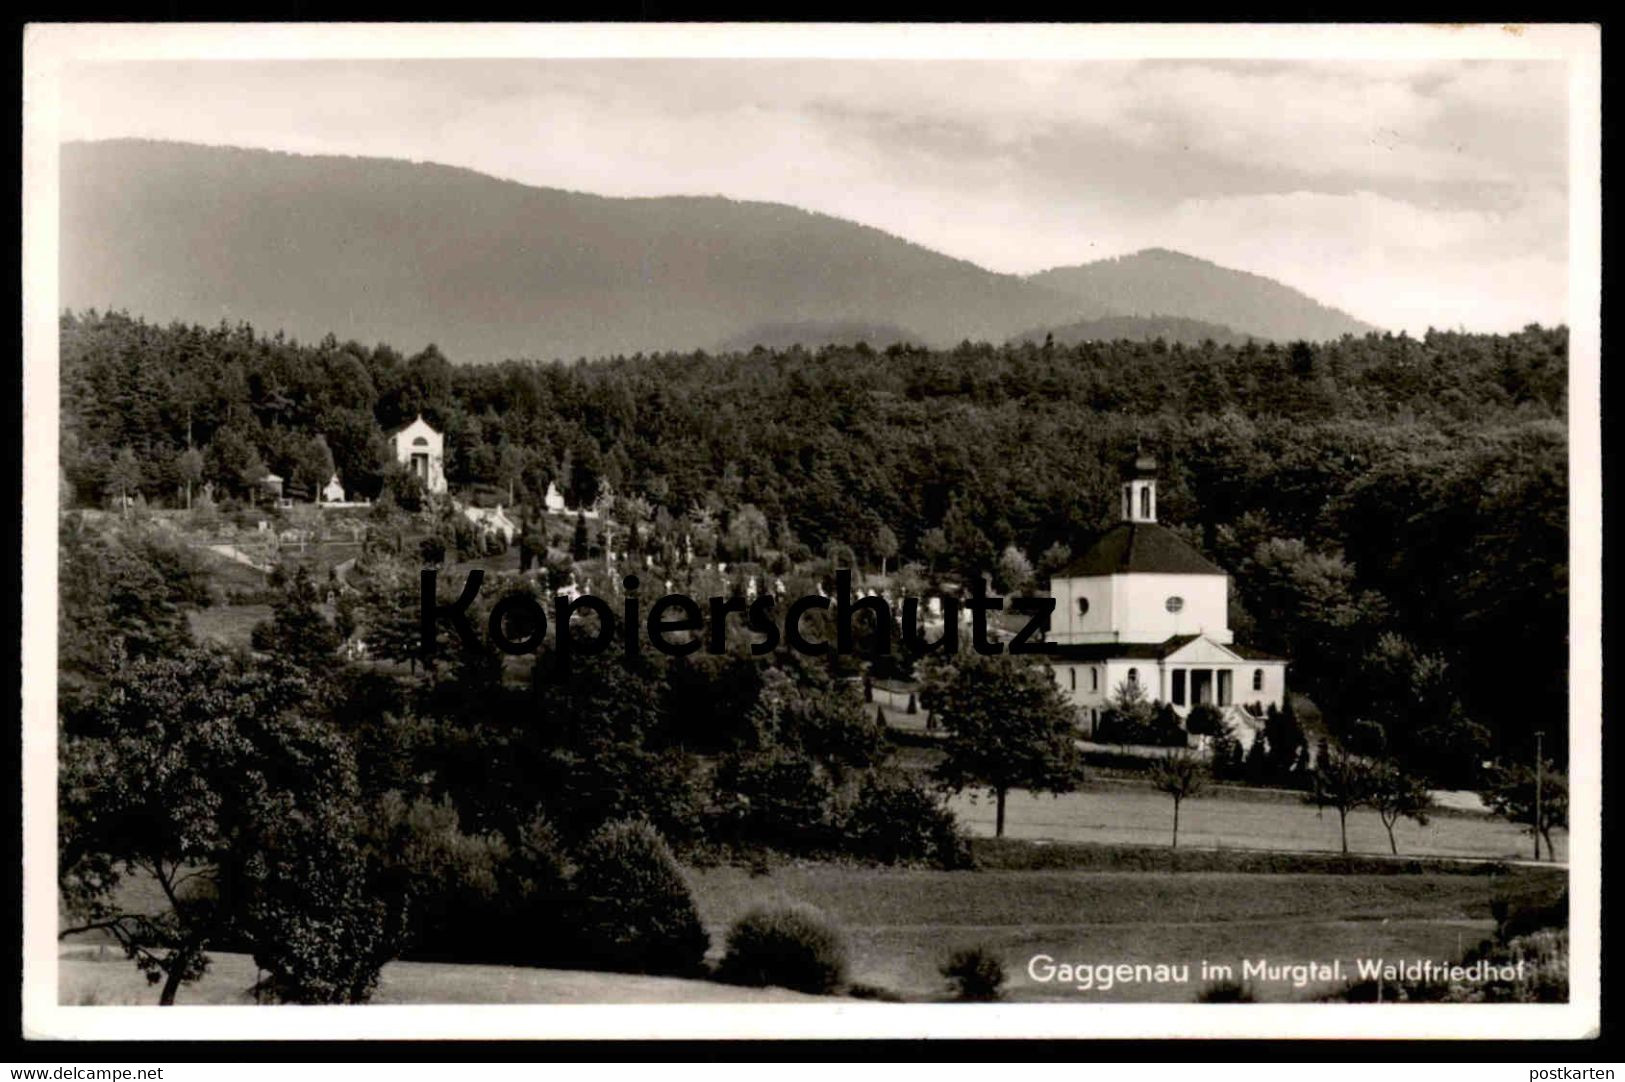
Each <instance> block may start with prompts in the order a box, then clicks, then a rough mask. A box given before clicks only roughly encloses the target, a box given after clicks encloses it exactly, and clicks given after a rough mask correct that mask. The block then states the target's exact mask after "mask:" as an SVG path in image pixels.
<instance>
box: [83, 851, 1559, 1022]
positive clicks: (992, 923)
mask: <svg viewBox="0 0 1625 1082" xmlns="http://www.w3.org/2000/svg"><path fill="white" fill-rule="evenodd" d="M976 848H977V854H978V860H979V863H980V864H981V865H982V867H981V868H980V869H979V870H974V871H959V872H945V871H935V870H928V869H915V868H875V867H865V866H861V865H855V864H840V863H822V862H817V863H815V862H798V863H790V864H784V865H780V866H778V867H775V868H773V869H771V870H770V871H767V872H766V873H765V874H763V873H761V872H760V871H752V870H750V869H745V868H740V867H737V866H721V867H715V868H704V869H692V868H691V869H690V870H689V873H688V878H689V882H690V884H691V886H692V888H693V891H694V897H695V901H696V903H697V905H698V907H699V910H700V915H701V918H702V919H703V920H704V922H705V925H706V927H707V930H708V931H709V932H710V935H711V953H710V960H711V961H713V962H715V961H717V960H719V959H720V957H721V954H722V950H723V947H724V944H725V941H726V936H727V930H728V928H729V926H730V925H731V924H732V923H733V922H734V921H735V920H737V919H738V918H739V917H740V916H742V915H743V914H744V913H746V912H748V911H749V910H750V909H751V908H752V907H755V906H758V905H766V904H776V903H803V904H807V905H812V906H815V907H817V908H818V909H820V910H822V911H823V912H824V913H825V914H827V915H828V916H829V917H830V918H831V919H833V920H834V921H835V922H836V923H837V924H838V925H839V926H840V927H841V929H842V930H843V932H844V934H845V935H846V937H847V942H848V944H849V947H850V951H851V962H852V965H851V972H850V979H851V980H852V981H853V982H854V983H857V984H860V985H863V986H866V987H867V988H869V989H873V990H878V991H879V992H881V993H883V994H887V995H889V996H893V997H896V998H900V999H903V1000H907V1001H913V1002H920V1001H933V1000H938V999H943V998H946V989H945V987H944V983H943V980H942V977H941V976H940V974H939V973H938V972H937V967H938V966H939V965H940V964H941V962H942V961H943V959H944V958H946V957H947V955H948V953H949V952H951V951H952V950H954V949H955V948H957V947H966V946H977V945H980V946H984V947H986V948H988V949H990V950H992V951H993V952H994V953H996V954H997V955H998V956H999V958H1000V959H1001V961H1002V962H1003V963H1004V965H1005V968H1006V971H1007V973H1008V975H1009V983H1008V985H1007V986H1006V993H1005V998H1006V999H1008V1000H1010V1001H1011V1002H1017V1003H1021V1002H1039V1001H1052V1002H1053V1001H1063V1002H1190V1001H1192V1000H1194V999H1195V997H1196V995H1197V994H1198V993H1199V992H1200V991H1201V982H1200V981H1198V980H1196V979H1194V978H1193V979H1192V981H1191V982H1189V983H1186V984H1168V985H1143V984H1142V985H1133V984H1130V985H1124V986H1120V987H1118V988H1116V989H1113V990H1112V991H1111V992H1109V993H1108V992H1087V993H1085V992H1080V991H1078V990H1077V989H1076V988H1075V987H1072V986H1067V985H1056V984H1045V983H1041V982H1039V981H1036V980H1034V979H1032V978H1031V977H1030V976H1029V973H1028V968H1027V967H1028V964H1029V962H1030V960H1031V959H1032V958H1033V957H1034V956H1035V955H1040V954H1047V955H1049V956H1051V957H1053V958H1054V959H1056V960H1057V961H1065V962H1070V963H1086V964H1102V963H1110V964H1114V965H1115V964H1118V963H1129V964H1136V963H1147V964H1153V965H1155V964H1159V963H1165V964H1170V965H1178V964H1185V965H1188V966H1190V967H1191V971H1192V973H1193V974H1194V973H1198V972H1200V966H1201V964H1202V963H1203V962H1208V963H1211V964H1221V965H1231V966H1235V967H1237V971H1238V972H1239V970H1240V965H1241V962H1242V960H1243V959H1248V958H1252V959H1258V958H1267V959H1269V960H1270V962H1271V963H1272V964H1274V963H1287V964H1292V963H1301V962H1330V961H1331V960H1333V959H1342V960H1343V964H1344V968H1345V970H1347V971H1350V972H1352V968H1353V964H1354V960H1355V959H1358V958H1372V957H1386V958H1399V957H1403V958H1433V959H1439V960H1449V959H1456V958H1458V957H1460V955H1461V953H1462V951H1463V950H1465V949H1467V948H1469V947H1471V946H1473V945H1475V944H1477V943H1478V942H1479V941H1480V940H1482V939H1484V938H1486V937H1488V936H1489V935H1490V934H1491V933H1492V932H1493V930H1494V920H1493V917H1492V915H1491V903H1492V900H1493V899H1495V898H1497V897H1502V898H1508V899H1510V900H1512V901H1513V903H1514V905H1529V904H1538V903H1546V902H1550V901H1551V900H1552V899H1554V898H1556V897H1557V896H1558V895H1559V894H1560V893H1561V892H1562V890H1563V889H1564V886H1565V884H1566V881H1567V880H1566V874H1565V873H1564V872H1563V871H1562V870H1561V869H1554V868H1531V867H1516V868H1509V869H1502V870H1500V871H1498V872H1496V874H1482V872H1483V868H1482V867H1478V868H1476V869H1472V870H1471V871H1470V872H1467V873H1465V874H1464V869H1466V868H1467V867H1468V866H1461V867H1458V868H1456V869H1455V870H1453V871H1446V870H1442V869H1440V868H1436V867H1428V866H1425V865H1424V866H1423V870H1421V871H1420V872H1414V871H1413V872H1401V871H1399V868H1398V866H1394V867H1392V868H1388V869H1385V870H1387V871H1389V872H1390V873H1391V874H1377V873H1375V872H1374V871H1372V870H1370V869H1368V868H1366V867H1363V866H1361V865H1360V864H1359V863H1356V864H1355V865H1353V866H1352V867H1354V868H1355V869H1356V871H1355V872H1354V873H1353V874H1328V872H1329V871H1330V868H1329V867H1328V868H1325V869H1322V868H1319V867H1318V866H1317V865H1314V864H1313V863H1312V862H1311V863H1305V864H1301V865H1298V866H1302V867H1316V869H1317V870H1314V871H1293V872H1285V873H1274V872H1260V871H1228V870H1227V871H1206V870H1204V871H1179V872H1177V873H1175V872H1170V871H1168V870H1164V869H1156V870H1132V871H1112V870H1079V868H1078V867H1076V866H1069V865H1078V864H1085V863H1087V864H1090V865H1091V866H1094V867H1108V868H1109V867H1112V866H1114V865H1115V866H1121V867H1124V868H1137V869H1143V868H1144V867H1145V866H1146V864H1147V863H1148V861H1147V859H1146V854H1145V853H1142V852H1136V851H1133V850H1118V849H1113V848H1111V847H1100V848H1099V849H1098V850H1095V851H1093V852H1091V853H1083V852H1080V851H1078V850H1079V847H1074V848H1073V849H1072V850H1071V851H1068V849H1067V847H1064V846H1056V847H1054V851H1053V854H1052V855H1054V856H1055V857H1057V858H1059V859H1057V860H1056V864H1057V865H1058V866H1056V867H1043V866H1042V864H1043V862H1044V859H1045V857H1046V855H1051V854H1046V851H1045V848H1044V847H1036V846H1031V845H1030V844H1024V843H1019V842H1004V843H985V842H979V843H977V847H976ZM1192 855H1193V856H1199V855H1198V854H1192ZM1153 856H1154V854H1153ZM1250 859H1251V858H1249V857H1246V856H1243V855H1241V854H1236V855H1234V856H1232V857H1228V858H1206V859H1205V860H1203V862H1202V863H1201V864H1198V865H1197V866H1198V867H1234V868H1243V867H1255V868H1263V867H1265V866H1264V865H1255V864H1252V863H1250ZM1284 866H1292V865H1291V864H1287V865H1284ZM132 888H134V889H139V887H138V885H134V884H132ZM212 957H213V958H214V963H213V965H212V967H211V969H210V972H209V973H208V974H207V975H206V976H205V977H204V978H203V979H202V980H201V981H199V982H197V983H196V984H194V985H189V986H187V987H186V988H184V989H183V990H182V993H181V996H180V998H179V1002H181V1003H245V1002H252V996H251V995H250V994H249V991H248V990H249V989H250V988H251V986H252V985H253V982H254V979H255V974H254V967H253V963H252V961H251V960H250V959H248V958H247V957H246V956H244V955H240V954H230V953H214V954H213V955H212ZM61 958H62V960H61V963H60V964H61V978H60V984H59V990H60V991H59V994H60V999H61V1002H63V1003H64V1004H80V1003H85V1004H118V1003H154V1002H156V1001H157V991H156V989H154V988H151V987H150V986H148V985H146V983H145V981H144V980H143V979H142V977H141V975H140V974H139V973H138V972H137V970H136V969H135V967H134V966H133V965H132V964H131V963H129V962H128V961H126V960H125V959H124V957H123V955H122V953H121V952H120V951H119V950H118V949H117V947H116V946H115V945H113V944H111V943H109V942H106V941H99V940H96V939H94V938H89V937H83V938H78V939H76V940H75V941H73V942H70V943H66V944H64V945H63V947H62V951H61ZM1331 987H1332V984H1331V983H1328V982H1325V981H1320V982H1316V983H1313V984H1308V985H1303V986H1296V985H1294V984H1293V983H1291V982H1290V981H1283V982H1279V983H1275V984H1263V985H1259V986H1256V987H1255V989H1254V992H1255V994H1256V996H1257V998H1258V999H1259V1000H1260V1001H1263V1002H1287V1001H1302V1000H1305V999H1311V998H1314V997H1315V996H1317V995H1320V994H1322V993H1324V992H1326V991H1329V990H1330V989H1331ZM805 999H806V997H802V996H798V995H795V994H794V993H790V992H787V991H783V990H778V989H767V990H760V989H741V988H733V987H730V986H727V985H722V984H717V983H714V982H708V981H686V980H676V979H671V978H661V977H647V976H641V975H633V974H615V973H599V972H579V971H566V970H552V969H540V968H531V967H522V966H493V965H458V964H446V963H425V962H405V961H396V962H391V963H390V964H389V965H387V966H386V967H385V968H384V971H383V976H382V979H381V982H380V985H379V990H378V993H377V995H376V997H375V998H374V1000H373V1002H375V1003H381V1004H389V1003H572V1002H573V1003H691V1002H693V1003H711V1002H795V1001H805Z"/></svg>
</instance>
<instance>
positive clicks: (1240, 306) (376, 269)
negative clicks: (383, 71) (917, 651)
mask: <svg viewBox="0 0 1625 1082" xmlns="http://www.w3.org/2000/svg"><path fill="white" fill-rule="evenodd" d="M61 205H62V214H61V227H62V237H61V247H62V258H61V260H60V265H61V268H62V278H61V296H62V304H63V305H64V306H65V307H68V308H73V309H86V308H107V307H109V306H116V307H118V308H122V309H125V310H128V311H130V312H133V313H135V314H137V315H142V316H145V317H147V318H149V319H157V320H160V321H167V320H171V319H180V320H198V321H202V322H205V323H213V322H215V321H217V320H220V319H226V320H228V321H231V322H237V321H247V322H251V323H255V324H259V325H261V326H270V327H276V328H278V329H280V330H282V331H285V332H286V333H288V334H297V335H300V336H302V337H305V338H316V337H319V336H320V335H322V334H325V333H327V332H329V331H332V332H334V333H336V334H338V335H340V336H341V337H345V338H350V337H354V338H359V339H362V340H364V341H376V340H379V339H389V340H393V341H397V342H400V341H406V342H429V341H433V342H438V343H439V344H440V346H441V347H442V348H443V349H445V350H446V351H447V352H448V354H450V355H451V356H452V358H453V359H454V360H456V361H458V362H488V361H498V360H503V359H506V358H511V357H534V358H539V359H542V360H553V359H562V360H567V361H573V360H576V359H577V358H580V357H599V356H605V355H610V354H614V353H618V352H627V353H630V352H635V351H637V350H645V351H648V350H657V349H687V350H692V349H715V348H717V347H718V346H719V345H720V346H722V347H723V348H728V347H733V346H737V347H738V348H741V349H749V348H751V347H752V346H754V345H757V344H761V345H763V346H767V347H769V348H787V347H788V346H790V345H792V344H796V343H798V342H799V344H801V345H802V346H804V347H807V348H815V347H817V346H819V345H823V344H826V343H829V342H846V343H851V342H856V341H859V340H867V341H869V342H870V344H872V345H885V344H889V343H891V342H893V341H897V342H902V341H909V342H922V343H925V344H928V345H932V346H937V347H945V346H951V345H953V344H955V343H957V342H959V341H961V340H963V339H967V338H969V339H972V340H978V339H987V340H989V341H1002V340H1004V339H1006V338H1008V337H1010V336H1011V335H1014V334H1018V333H1020V332H1023V331H1025V330H1027V329H1029V328H1034V327H1051V326H1057V325H1063V324H1067V323H1071V322H1074V321H1077V320H1080V319H1092V318H1097V317H1100V316H1103V315H1113V314H1116V315H1124V316H1137V315H1138V316H1144V315H1150V314H1153V313H1157V314H1162V315H1164V316H1173V317H1181V318H1186V319H1197V320H1203V321H1206V322H1211V323H1218V324H1222V325H1224V326H1227V327H1229V328H1231V329H1232V330H1233V331H1234V332H1235V333H1236V334H1238V335H1243V336H1245V335H1249V334H1250V335H1254V336H1258V337H1262V338H1273V339H1277V340H1281V341H1285V340H1289V339H1292V338H1308V339H1332V338H1337V337H1340V336H1341V335H1343V334H1346V333H1354V334H1359V333H1363V332H1364V331H1367V330H1370V329H1371V328H1369V327H1368V326H1366V325H1365V324H1363V323H1360V322H1358V321H1357V320H1353V319H1351V318H1349V317H1348V316H1346V315H1344V314H1343V313H1341V312H1338V311H1335V310H1333V309H1330V308H1326V307H1324V306H1322V305H1320V304H1318V303H1316V302H1315V301H1314V300H1312V299H1310V298H1309V297H1306V296H1304V295H1303V294H1302V293H1299V292H1298V291H1296V290H1294V289H1290V288H1288V287H1287V286H1284V285H1282V284H1280V283H1278V282H1274V281H1271V280H1270V279H1267V278H1262V277H1259V276H1257V275H1253V274H1247V273H1244V272H1241V271H1236V270H1231V269H1229V268H1226V267H1220V266H1217V265H1215V264H1213V263H1208V262H1204V261H1202V260H1198V259H1192V258H1191V257H1189V256H1183V255H1179V254H1178V253H1174V252H1165V251H1149V252H1142V253H1138V254H1136V255H1132V256H1126V257H1123V258H1122V259H1115V260H1105V261H1101V262H1097V263H1090V264H1087V265H1085V266H1082V267H1068V268H1059V269H1056V270H1053V271H1047V272H1045V273H1043V274H1040V275H1035V276H1032V277H1030V278H1021V277H1018V276H1016V275H1012V274H999V273H995V272H993V271H990V270H987V269H985V268H983V267H979V266H977V265H975V264H973V263H970V262H967V261H965V260H962V259H955V258H952V257H950V256H948V255H945V254H943V253H941V252H936V251H933V250H931V249H929V248H926V247H923V246H921V245H919V244H914V243H911V242H909V241H907V240H904V239H902V238H900V237H896V236H893V235H891V234H889V233H886V232H883V231H882V230H879V229H873V228H870V227H868V226H864V225H860V224H858V223H856V222H850V221H844V220H842V219H840V218H834V217H831V216H829V215H826V214H815V213H812V212H809V211H805V210H801V209H798V208H796V207H791V206H785V205H782V204H775V203H759V202H745V201H739V200H731V199H722V198H696V197H687V196H682V197H678V196H673V197H662V198H650V199H611V198H605V197H603V196H598V195H591V194H587V193H582V192H570V191H561V190H558V189H553V188H538V187H532V186H529V185H525V184H518V183H514V182H512V181H505V180H499V179H497V178H495V177H490V176H485V175H482V174H479V173H475V172H472V171H470V170H467V169H457V168H452V167H450V166H444V165H436V164H432V163H424V162H407V161H395V160H388V159H381V158H349V157H335V156H311V155H296V154H282V153H275V152H272V151H266V150H246V149H239V148H233V147H216V146H197V145H190V144H184V143H164V142H152V141H143V140H110V141H107V142H96V143H69V144H67V145H65V146H64V147H63V148H62V170H61ZM1154 333H1160V332H1154ZM1115 334H1116V332H1113V333H1112V334H1111V335H1110V336H1115ZM1124 336H1125V337H1142V335H1141V334H1139V333H1126V334H1125V335H1124ZM1042 337H1043V336H1042V335H1039V338H1040V339H1042ZM1061 337H1063V335H1061V334H1059V333H1058V334H1057V338H1061ZM1091 337H1098V335H1091ZM1168 337H1170V338H1172V337H1175V335H1174V334H1171V333H1170V334H1169V335H1168ZM1214 337H1216V338H1217V339H1218V340H1220V341H1223V340H1224V336H1223V335H1215V336H1214ZM1193 340H1199V339H1193Z"/></svg>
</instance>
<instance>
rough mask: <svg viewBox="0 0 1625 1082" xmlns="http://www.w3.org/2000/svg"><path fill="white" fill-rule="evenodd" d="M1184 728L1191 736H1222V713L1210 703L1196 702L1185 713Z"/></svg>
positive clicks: (1223, 729)
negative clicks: (1188, 711)
mask: <svg viewBox="0 0 1625 1082" xmlns="http://www.w3.org/2000/svg"><path fill="white" fill-rule="evenodd" d="M1185 728H1186V729H1187V730H1189V731H1190V733H1191V735H1192V736H1222V735H1223V734H1224V731H1225V728H1224V714H1223V712H1221V711H1220V710H1219V708H1218V707H1216V706H1214V705H1213V704H1212V703H1197V704H1196V705H1195V706H1193V707H1191V709H1190V713H1188V714H1186V715H1185Z"/></svg>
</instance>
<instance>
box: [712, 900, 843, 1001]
mask: <svg viewBox="0 0 1625 1082" xmlns="http://www.w3.org/2000/svg"><path fill="white" fill-rule="evenodd" d="M846 969H847V957H846V943H845V941H844V940H843V939H842V936H841V933H840V931H839V930H838V929H836V928H835V926H834V925H832V924H831V923H830V922H829V921H828V920H827V919H826V918H825V917H824V915H823V914H822V913H820V912H819V911H818V910H816V909H813V908H812V907H810V906H803V905H791V906H777V907H773V908H761V909H753V910H751V911H750V912H749V913H747V914H745V915H744V916H743V917H741V918H739V920H738V921H736V922H735V923H734V926H733V927H732V928H731V929H729V931H728V951H727V954H725V955H724V956H723V959H722V967H721V969H720V971H719V976H721V977H722V979H723V980H725V981H729V982H731V983H734V984H748V985H755V986H758V987H765V986H767V985H778V986H780V987H783V988H792V989H794V990H796V991H798V992H810V993H812V994H814V995H825V994H828V993H830V992H833V991H834V990H835V989H837V988H839V987H840V986H841V985H842V984H844V983H846Z"/></svg>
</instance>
